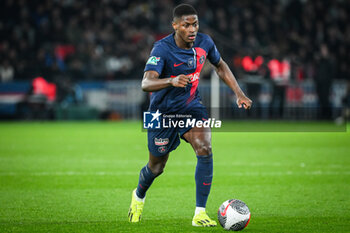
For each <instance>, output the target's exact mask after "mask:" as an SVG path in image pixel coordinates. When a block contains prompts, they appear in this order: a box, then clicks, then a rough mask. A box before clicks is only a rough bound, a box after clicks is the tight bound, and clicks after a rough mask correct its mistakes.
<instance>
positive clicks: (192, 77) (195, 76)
mask: <svg viewBox="0 0 350 233" xmlns="http://www.w3.org/2000/svg"><path fill="white" fill-rule="evenodd" d="M199 74H200V73H199V72H195V73H193V74H189V75H187V76H188V77H189V79H190V80H191V81H190V82H191V83H193V82H195V81H196V80H198V79H199Z"/></svg>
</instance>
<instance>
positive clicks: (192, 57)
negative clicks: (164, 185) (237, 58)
mask: <svg viewBox="0 0 350 233" xmlns="http://www.w3.org/2000/svg"><path fill="white" fill-rule="evenodd" d="M172 26H173V28H174V33H172V34H170V35H168V36H167V37H165V38H163V39H161V40H159V41H157V42H156V43H155V44H154V47H153V49H152V51H151V55H150V58H149V59H148V61H147V63H146V67H145V70H144V71H145V72H144V76H143V80H142V90H143V91H146V92H152V95H151V99H150V107H149V111H154V112H155V111H157V110H158V111H159V112H161V113H163V114H164V113H168V114H169V113H175V114H176V113H184V114H190V115H192V117H193V118H195V119H203V120H206V119H208V114H207V111H206V109H205V107H204V106H203V105H202V103H201V100H200V97H199V93H198V90H197V86H198V82H199V75H200V72H201V69H202V67H203V65H204V62H205V60H206V58H208V59H209V61H210V62H211V63H212V64H213V65H214V66H215V69H216V72H217V74H218V76H219V77H220V79H222V80H223V81H224V82H225V83H226V84H227V85H228V86H229V87H230V88H231V89H232V90H233V91H234V92H235V94H236V97H237V105H238V107H240V108H241V107H242V106H243V107H244V108H245V109H249V108H250V106H251V104H252V101H251V100H250V99H249V98H248V97H246V96H245V94H244V93H243V92H242V90H241V89H240V87H239V86H238V83H237V81H236V79H235V77H234V76H233V74H232V72H231V71H230V69H229V67H228V66H227V64H226V63H225V62H224V61H223V60H222V58H221V57H220V53H219V52H218V50H217V49H216V46H215V44H214V42H213V40H212V39H211V38H210V37H209V36H208V35H206V34H203V33H199V32H198V28H199V22H198V16H197V12H196V10H195V9H194V8H193V7H192V6H191V5H188V4H180V5H178V6H177V7H175V8H174V10H173V22H172ZM158 111H157V112H158ZM155 117H157V116H155ZM180 137H181V138H182V139H184V140H185V141H186V142H188V143H190V144H191V146H192V147H193V149H194V152H195V153H196V156H197V166H196V171H195V181H196V208H195V213H194V217H193V219H192V225H193V226H202V227H211V226H216V222H215V221H214V220H212V219H210V218H209V216H208V215H207V213H206V211H205V207H206V203H207V199H208V196H209V192H210V188H211V183H212V177H213V158H212V157H213V155H212V150H211V130H210V128H204V127H187V128H179V127H176V128H166V129H161V130H148V149H149V161H148V163H147V165H146V166H145V167H143V168H142V169H141V171H140V177H139V183H138V186H137V188H136V189H135V190H134V191H133V192H132V200H131V205H130V209H129V214H128V216H129V221H130V222H139V221H140V219H141V214H142V210H143V207H144V202H145V195H146V192H147V190H148V188H149V187H150V186H151V184H152V182H153V181H154V179H155V178H156V177H157V176H159V175H160V174H162V172H163V169H164V167H165V164H166V162H167V160H168V157H169V153H170V152H171V151H172V150H175V149H176V147H177V146H178V145H179V144H180Z"/></svg>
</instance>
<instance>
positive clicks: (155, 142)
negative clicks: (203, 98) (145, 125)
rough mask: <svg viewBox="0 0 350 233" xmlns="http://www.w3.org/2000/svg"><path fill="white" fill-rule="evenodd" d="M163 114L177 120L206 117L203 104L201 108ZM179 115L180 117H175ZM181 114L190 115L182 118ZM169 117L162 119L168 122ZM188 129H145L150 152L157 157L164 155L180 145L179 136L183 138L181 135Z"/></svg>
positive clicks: (203, 119) (205, 118) (188, 128)
mask: <svg viewBox="0 0 350 233" xmlns="http://www.w3.org/2000/svg"><path fill="white" fill-rule="evenodd" d="M165 115H166V116H170V118H171V119H172V120H174V119H175V118H176V119H177V120H183V121H185V122H186V121H187V119H189V120H193V119H196V120H201V121H205V120H207V119H208V113H207V110H206V108H205V107H204V106H203V107H201V108H194V109H191V110H190V111H189V112H186V113H181V114H180V113H172V114H167V113H166V114H165V113H163V116H165ZM174 115H175V118H172V117H171V116H174ZM179 115H180V117H176V116H179ZM181 116H191V117H184V118H182V117H181ZM170 118H167V117H163V118H162V119H165V120H166V122H169V120H168V119H170ZM190 129H192V127H191V126H189V127H169V128H162V129H149V130H148V131H147V137H148V150H149V151H150V152H151V153H152V155H154V156H157V157H159V156H163V155H166V154H167V153H169V152H171V151H173V150H175V149H176V148H177V147H178V146H179V145H180V137H181V138H182V139H184V138H183V135H184V134H185V133H186V132H187V131H189V130H190ZM184 140H185V139H184ZM185 141H186V140H185Z"/></svg>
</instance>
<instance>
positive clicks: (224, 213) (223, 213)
mask: <svg viewBox="0 0 350 233" xmlns="http://www.w3.org/2000/svg"><path fill="white" fill-rule="evenodd" d="M234 201H236V200H232V201H231V202H230V203H228V205H227V206H226V208H225V210H224V212H222V213H221V216H222V217H224V216H225V215H226V212H227V209H228V207H229V206H230V205H231V203H232V202H234Z"/></svg>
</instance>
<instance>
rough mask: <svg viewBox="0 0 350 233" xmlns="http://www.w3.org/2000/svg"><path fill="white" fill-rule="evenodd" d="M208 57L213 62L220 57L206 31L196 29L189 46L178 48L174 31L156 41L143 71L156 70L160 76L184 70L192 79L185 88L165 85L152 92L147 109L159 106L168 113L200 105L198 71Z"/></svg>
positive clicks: (164, 76) (168, 75) (168, 76)
mask: <svg viewBox="0 0 350 233" xmlns="http://www.w3.org/2000/svg"><path fill="white" fill-rule="evenodd" d="M207 58H208V59H209V61H210V62H211V63H212V64H214V65H216V64H218V63H219V61H220V53H219V52H218V50H217V49H216V46H215V44H214V42H213V40H212V39H211V38H210V36H208V35H206V34H203V33H197V36H196V39H195V42H194V44H193V47H192V48H191V49H182V48H179V47H178V46H177V45H176V43H175V39H174V33H172V34H170V35H168V36H167V37H165V38H163V39H161V40H159V41H157V42H156V43H155V44H154V46H153V49H152V51H151V54H150V57H149V59H148V61H147V64H146V67H145V70H144V71H149V70H153V71H156V72H157V73H159V78H160V79H162V78H170V77H172V78H173V77H176V76H178V75H180V74H184V75H188V76H189V77H190V79H191V82H190V84H188V85H187V86H186V87H185V88H179V87H167V88H164V89H162V90H159V91H156V92H153V93H152V95H151V100H150V107H149V110H150V111H156V110H158V109H159V110H160V112H162V113H169V112H183V111H186V110H188V109H191V108H193V107H200V106H201V103H200V96H199V93H198V90H197V87H198V82H199V76H200V72H201V70H202V68H203V65H204V63H205V61H206V59H207Z"/></svg>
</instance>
